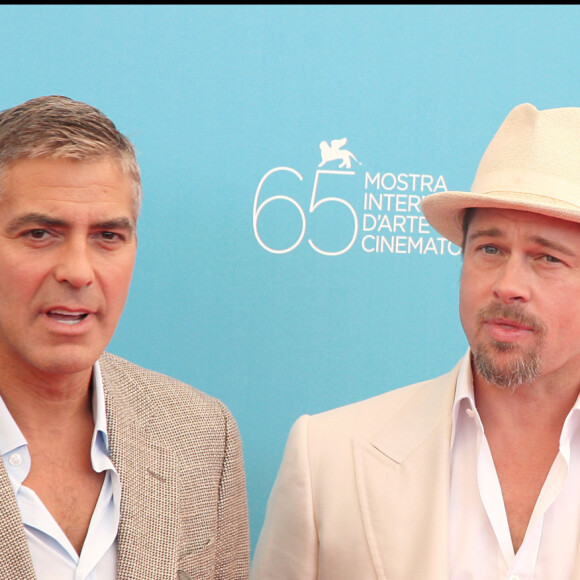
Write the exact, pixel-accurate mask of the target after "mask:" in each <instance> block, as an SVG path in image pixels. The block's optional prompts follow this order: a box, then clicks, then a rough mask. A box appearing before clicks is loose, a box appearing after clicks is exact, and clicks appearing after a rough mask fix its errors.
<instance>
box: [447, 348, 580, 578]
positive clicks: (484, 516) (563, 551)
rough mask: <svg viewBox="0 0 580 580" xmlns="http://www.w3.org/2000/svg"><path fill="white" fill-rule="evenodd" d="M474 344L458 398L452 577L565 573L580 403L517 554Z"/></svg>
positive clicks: (575, 520) (577, 473)
mask: <svg viewBox="0 0 580 580" xmlns="http://www.w3.org/2000/svg"><path fill="white" fill-rule="evenodd" d="M470 357H471V352H470V351H468V352H467V354H466V355H465V358H464V360H463V363H462V366H461V369H460V372H459V376H458V380H457V389H456V394H455V403H454V406H453V433H452V439H451V487H450V520H449V521H450V532H449V533H450V563H451V576H450V577H451V580H496V579H497V580H540V579H541V580H554V579H557V580H566V579H568V578H570V577H571V574H572V570H573V566H574V562H575V559H576V551H577V547H578V543H579V539H580V491H579V490H580V440H579V436H580V431H579V430H578V425H579V423H580V405H579V402H578V401H576V404H575V405H574V407H573V408H572V409H571V411H570V413H569V414H568V416H567V417H566V420H565V422H564V427H563V429H562V434H561V436H560V450H559V453H558V455H557V456H556V459H555V460H554V463H553V465H552V467H551V469H550V472H549V473H548V476H547V478H546V481H545V482H544V486H543V487H542V490H541V492H540V495H539V497H538V500H537V503H536V505H535V507H534V511H533V513H532V517H531V519H530V522H529V525H528V528H527V530H526V535H525V537H524V541H523V543H522V545H521V547H520V549H519V550H518V552H517V554H514V550H513V545H512V541H511V536H510V531H509V527H508V520H507V515H506V510H505V506H504V503H503V497H502V494H501V488H500V484H499V479H498V476H497V472H496V470H495V466H494V463H493V459H492V456H491V451H490V449H489V445H488V442H487V439H486V437H485V433H484V430H483V425H482V423H481V419H480V417H479V414H478V412H477V409H476V407H475V399H474V391H473V376H472V372H471V363H470Z"/></svg>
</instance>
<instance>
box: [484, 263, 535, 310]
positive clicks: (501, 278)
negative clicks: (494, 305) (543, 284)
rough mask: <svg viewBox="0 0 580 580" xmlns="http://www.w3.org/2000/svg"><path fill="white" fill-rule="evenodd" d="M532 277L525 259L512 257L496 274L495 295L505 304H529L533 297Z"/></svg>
mask: <svg viewBox="0 0 580 580" xmlns="http://www.w3.org/2000/svg"><path fill="white" fill-rule="evenodd" d="M531 275H532V273H531V271H530V267H529V265H528V264H527V263H526V261H525V260H524V259H523V258H520V257H518V256H510V257H509V258H508V259H507V260H506V261H505V262H504V263H503V264H502V266H501V268H500V269H499V270H498V272H497V273H496V278H495V282H494V284H493V293H494V295H495V296H496V298H498V299H499V300H500V301H501V302H503V303H504V304H513V303H514V302H527V301H528V300H529V299H530V296H531V280H530V276H531Z"/></svg>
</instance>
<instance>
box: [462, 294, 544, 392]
mask: <svg viewBox="0 0 580 580" xmlns="http://www.w3.org/2000/svg"><path fill="white" fill-rule="evenodd" d="M494 318H501V319H506V320H511V321H513V322H515V323H518V324H521V325H523V326H526V327H528V328H531V330H532V331H533V332H534V333H535V335H536V337H537V340H536V344H535V345H534V346H533V347H532V348H531V349H529V350H527V351H524V352H521V353H520V354H519V356H518V355H515V358H514V359H512V360H510V361H508V362H505V363H499V362H498V361H497V360H496V357H495V356H494V354H495V352H497V353H505V352H510V351H514V353H515V351H518V350H520V348H521V347H520V345H519V344H517V343H513V342H501V341H496V340H492V341H491V343H490V344H489V345H487V344H483V343H478V344H476V345H474V347H473V349H472V352H473V360H474V362H475V367H476V369H477V372H478V373H479V374H480V375H481V377H482V378H483V379H485V380H486V381H487V382H489V383H492V384H494V385H496V386H498V387H500V388H504V389H511V390H515V389H516V388H517V387H519V386H521V385H525V384H529V383H531V382H533V381H534V380H536V379H537V378H538V377H539V375H540V370H541V364H540V355H539V350H540V346H541V344H542V342H543V338H544V335H545V333H546V328H545V326H544V325H543V324H542V323H541V322H540V321H539V320H537V319H536V318H535V317H533V316H531V315H529V314H526V313H525V312H523V311H522V309H521V308H520V307H518V306H506V305H504V304H500V303H494V304H490V305H489V306H487V307H485V308H482V309H481V310H480V311H479V313H478V323H479V325H480V326H481V325H483V324H484V323H485V321H486V320H491V319H494Z"/></svg>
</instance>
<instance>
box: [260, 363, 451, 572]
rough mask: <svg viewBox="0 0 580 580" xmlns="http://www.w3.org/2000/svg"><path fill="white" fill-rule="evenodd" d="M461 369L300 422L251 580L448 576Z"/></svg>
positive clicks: (270, 504)
mask: <svg viewBox="0 0 580 580" xmlns="http://www.w3.org/2000/svg"><path fill="white" fill-rule="evenodd" d="M458 371H459V365H457V366H456V367H455V369H453V371H451V372H450V373H448V374H446V375H443V376H441V377H439V378H437V379H433V380H429V381H426V382H422V383H417V384H415V385H410V386H407V387H404V388H401V389H397V390H394V391H390V392H388V393H385V394H383V395H380V396H378V397H374V398H372V399H368V400H365V401H361V402H359V403H355V404H352V405H347V406H345V407H341V408H338V409H333V410H331V411H327V412H325V413H321V414H319V415H314V416H302V417H300V418H299V419H298V420H297V421H296V423H295V424H294V426H293V427H292V430H291V432H290V435H289V438H288V442H287V445H286V450H285V452H284V458H283V460H282V465H281V467H280V471H279V473H278V477H277V479H276V482H275V484H274V487H273V489H272V493H271V495H270V499H269V501H268V507H267V513H266V518H265V522H264V526H263V528H262V532H261V535H260V539H259V541H258V545H257V547H256V552H255V555H254V560H253V563H252V570H251V574H250V578H251V579H252V580H311V579H317V580H366V579H375V578H378V579H380V580H448V578H449V563H448V551H449V550H448V518H449V516H448V511H449V453H450V449H449V447H450V439H451V425H452V415H451V413H452V406H453V397H454V393H455V385H456V381H457V374H458Z"/></svg>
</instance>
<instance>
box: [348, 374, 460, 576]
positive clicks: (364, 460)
mask: <svg viewBox="0 0 580 580" xmlns="http://www.w3.org/2000/svg"><path fill="white" fill-rule="evenodd" d="M457 372H458V367H456V368H455V369H454V370H453V371H452V372H451V373H448V374H447V375H444V376H443V377H441V378H439V379H437V380H435V381H430V382H429V383H428V384H424V385H419V386H418V387H417V390H416V393H415V394H414V396H413V397H412V398H411V400H410V401H408V402H407V404H406V405H405V406H404V407H403V409H402V410H401V411H400V412H399V413H398V414H397V416H396V418H395V420H394V421H392V422H391V423H390V424H389V425H388V426H387V428H386V429H384V430H383V431H382V432H381V433H380V434H379V435H378V437H376V438H375V439H374V440H373V441H372V442H370V443H369V442H368V441H361V440H358V441H355V443H354V454H355V469H356V476H357V488H358V493H359V499H360V507H361V512H362V517H363V522H364V526H365V532H366V535H367V542H368V545H369V548H370V552H371V557H372V559H373V563H374V566H375V568H376V571H377V576H378V577H379V578H380V579H390V578H397V580H403V579H407V580H416V579H417V578H429V579H430V580H438V579H441V580H443V579H447V578H448V577H449V572H448V568H449V562H448V552H449V550H448V521H449V514H448V512H449V445H450V437H451V409H452V405H453V396H454V393H455V383H456V379H457Z"/></svg>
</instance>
